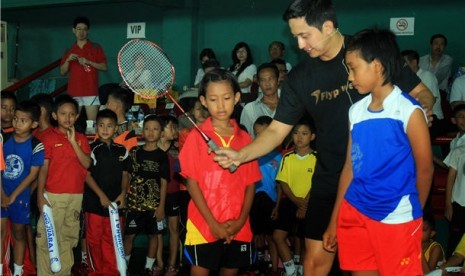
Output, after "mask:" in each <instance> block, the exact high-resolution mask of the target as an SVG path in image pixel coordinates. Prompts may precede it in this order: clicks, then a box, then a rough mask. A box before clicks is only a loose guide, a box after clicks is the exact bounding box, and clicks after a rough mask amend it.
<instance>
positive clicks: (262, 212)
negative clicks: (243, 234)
mask: <svg viewBox="0 0 465 276" xmlns="http://www.w3.org/2000/svg"><path fill="white" fill-rule="evenodd" d="M275 206H276V202H274V201H273V200H271V198H270V197H269V196H268V195H267V194H266V193H265V192H258V193H257V194H255V197H254V199H253V204H252V208H251V209H250V227H251V228H252V232H253V233H254V235H260V234H266V235H271V234H273V230H274V221H273V220H272V219H271V212H272V211H273V208H274V207H275Z"/></svg>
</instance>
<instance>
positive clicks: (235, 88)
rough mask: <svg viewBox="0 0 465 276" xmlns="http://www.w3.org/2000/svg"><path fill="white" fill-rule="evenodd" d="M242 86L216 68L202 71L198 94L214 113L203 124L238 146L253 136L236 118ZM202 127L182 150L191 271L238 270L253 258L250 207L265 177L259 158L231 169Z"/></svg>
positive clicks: (213, 136) (225, 141) (225, 142)
mask: <svg viewBox="0 0 465 276" xmlns="http://www.w3.org/2000/svg"><path fill="white" fill-rule="evenodd" d="M240 91H241V89H240V87H239V84H238V83H237V81H236V78H235V77H234V75H233V74H232V73H231V72H228V71H226V70H224V69H215V70H213V71H211V72H209V73H207V74H205V76H204V77H203V79H202V81H201V82H200V86H199V99H200V101H201V103H202V105H203V106H204V107H206V108H207V109H208V111H209V112H210V114H211V117H209V118H207V120H206V121H205V122H204V123H203V124H202V125H201V126H200V128H201V129H202V131H204V132H205V134H207V135H208V136H209V137H210V138H211V139H213V140H214V141H215V143H216V144H218V145H219V146H223V147H232V148H235V149H239V148H241V147H243V146H245V145H246V144H248V143H250V142H251V138H250V136H249V135H248V134H247V133H246V132H245V131H243V130H241V129H240V128H239V126H238V125H237V123H236V122H235V121H234V120H233V119H231V115H232V113H233V111H234V106H235V105H236V104H237V103H238V102H239V100H240ZM213 155H214V154H208V146H207V144H206V143H205V140H204V139H203V138H202V136H201V134H200V133H199V132H198V131H192V132H191V133H189V136H188V137H187V139H186V142H185V144H184V146H183V148H182V150H181V153H180V155H179V160H180V163H181V174H182V175H183V176H184V177H185V178H187V190H188V191H189V194H190V195H191V198H192V200H191V202H190V203H189V207H188V208H189V210H188V221H187V234H186V241H185V248H184V254H185V259H186V260H187V261H189V262H190V264H191V265H192V266H191V275H208V274H209V272H210V270H218V269H221V271H220V274H221V275H232V274H237V271H238V269H239V268H241V267H246V266H249V265H251V264H252V249H251V241H252V231H251V229H250V225H249V212H250V208H251V206H252V201H253V197H254V193H255V186H254V183H255V182H256V181H258V180H260V179H261V174H260V170H259V167H258V163H257V161H252V162H249V163H247V164H244V166H241V167H239V168H237V170H236V171H234V172H233V173H231V172H230V171H229V170H225V169H223V168H221V167H220V166H219V165H218V164H217V163H215V162H214V161H213Z"/></svg>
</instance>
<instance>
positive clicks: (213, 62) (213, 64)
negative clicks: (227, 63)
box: [202, 59, 220, 70]
mask: <svg viewBox="0 0 465 276" xmlns="http://www.w3.org/2000/svg"><path fill="white" fill-rule="evenodd" d="M210 67H214V68H220V63H219V62H218V61H217V60H216V59H209V60H207V61H205V63H204V64H202V69H203V70H205V69H206V68H210Z"/></svg>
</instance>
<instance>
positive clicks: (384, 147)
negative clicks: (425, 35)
mask: <svg viewBox="0 0 465 276" xmlns="http://www.w3.org/2000/svg"><path fill="white" fill-rule="evenodd" d="M345 62H346V64H347V66H348V68H349V81H351V82H352V84H353V86H354V87H355V88H356V89H357V90H358V92H359V93H360V94H362V95H363V94H368V95H367V96H366V97H365V98H363V99H362V100H360V101H359V102H357V103H355V104H354V105H352V107H351V108H350V110H349V129H350V134H349V137H348V140H349V142H348V148H347V155H346V161H345V164H344V168H343V170H342V173H341V177H340V180H339V188H338V194H337V199H336V203H335V205H334V210H333V214H332V217H331V221H330V224H329V226H328V229H327V230H326V232H325V234H324V236H323V245H324V248H325V249H326V250H328V251H334V250H335V246H336V243H337V248H338V249H337V250H338V254H339V261H340V265H341V268H342V269H343V270H349V271H352V272H354V273H356V274H358V273H360V274H361V273H363V274H364V275H423V270H422V265H421V258H419V257H420V256H421V253H422V249H421V236H422V231H421V227H422V215H423V214H422V209H423V206H424V205H425V202H426V198H427V197H428V193H429V189H430V186H431V181H432V175H433V161H432V153H431V144H430V138H429V133H428V125H427V118H426V115H425V113H424V111H423V109H422V107H421V106H420V104H419V103H418V102H417V101H416V100H415V99H413V98H412V97H410V96H409V95H407V94H406V93H403V92H402V91H401V90H400V88H398V87H397V86H395V85H394V84H392V81H393V80H394V79H395V78H396V76H397V75H398V74H399V72H400V71H401V68H402V64H403V58H402V56H401V54H400V50H399V46H398V45H397V42H396V38H395V35H394V34H393V33H392V32H390V31H388V30H376V29H375V30H371V29H367V30H363V31H361V32H359V33H358V34H356V35H355V36H354V39H353V40H352V41H351V42H350V44H349V45H347V50H346V54H345ZM336 233H337V238H336Z"/></svg>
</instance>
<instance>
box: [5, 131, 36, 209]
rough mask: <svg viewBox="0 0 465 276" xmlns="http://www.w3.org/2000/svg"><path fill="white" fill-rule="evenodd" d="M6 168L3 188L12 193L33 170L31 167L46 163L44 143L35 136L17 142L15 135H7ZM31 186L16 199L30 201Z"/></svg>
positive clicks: (7, 192)
mask: <svg viewBox="0 0 465 276" xmlns="http://www.w3.org/2000/svg"><path fill="white" fill-rule="evenodd" d="M3 147H4V154H5V164H6V169H5V170H4V171H2V188H3V190H4V191H5V193H6V194H7V195H10V194H11V193H12V192H13V191H14V190H15V189H16V188H17V187H18V186H19V185H20V184H21V182H23V180H24V179H25V178H26V177H27V176H28V175H29V173H30V172H31V167H40V166H42V165H43V164H44V154H45V151H44V145H43V144H42V143H41V142H40V141H39V140H38V139H37V138H35V137H34V136H32V135H31V136H30V137H29V138H28V139H27V140H25V141H23V142H16V141H15V139H14V137H13V135H9V137H5V141H4V143H3ZM30 197H31V194H30V188H29V186H28V187H27V188H26V189H25V190H24V191H23V192H22V193H21V194H20V195H19V196H18V197H17V198H16V201H20V200H23V201H26V202H29V199H30Z"/></svg>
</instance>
